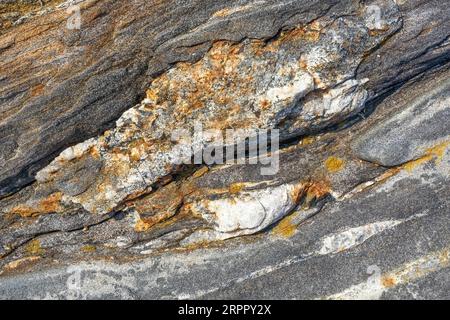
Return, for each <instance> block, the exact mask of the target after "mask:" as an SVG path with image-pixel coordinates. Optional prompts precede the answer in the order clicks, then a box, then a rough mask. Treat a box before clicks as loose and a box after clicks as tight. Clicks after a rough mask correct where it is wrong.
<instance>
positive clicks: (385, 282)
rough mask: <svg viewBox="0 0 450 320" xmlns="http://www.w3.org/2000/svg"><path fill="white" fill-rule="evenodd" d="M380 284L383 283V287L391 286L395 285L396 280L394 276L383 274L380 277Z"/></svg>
mask: <svg viewBox="0 0 450 320" xmlns="http://www.w3.org/2000/svg"><path fill="white" fill-rule="evenodd" d="M381 284H382V285H383V287H385V288H392V287H394V286H395V285H396V281H395V279H394V278H392V277H389V276H384V277H383V278H382V279H381Z"/></svg>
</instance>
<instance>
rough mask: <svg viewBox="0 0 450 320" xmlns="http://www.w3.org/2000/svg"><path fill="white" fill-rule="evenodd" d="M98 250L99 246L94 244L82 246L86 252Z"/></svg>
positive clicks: (82, 249)
mask: <svg viewBox="0 0 450 320" xmlns="http://www.w3.org/2000/svg"><path fill="white" fill-rule="evenodd" d="M96 250H97V248H96V247H95V246H93V245H85V246H83V247H82V248H81V251H83V252H86V253H89V252H94V251H96Z"/></svg>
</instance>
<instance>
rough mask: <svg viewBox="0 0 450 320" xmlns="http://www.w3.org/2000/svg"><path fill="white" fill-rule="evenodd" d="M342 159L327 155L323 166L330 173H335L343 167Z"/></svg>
mask: <svg viewBox="0 0 450 320" xmlns="http://www.w3.org/2000/svg"><path fill="white" fill-rule="evenodd" d="M344 164H345V163H344V160H342V159H340V158H337V157H329V158H328V159H327V160H326V161H325V168H326V169H327V170H328V172H330V173H336V172H339V171H341V170H342V169H343V168H344Z"/></svg>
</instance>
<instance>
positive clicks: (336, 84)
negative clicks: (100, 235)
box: [37, 8, 400, 214]
mask: <svg viewBox="0 0 450 320" xmlns="http://www.w3.org/2000/svg"><path fill="white" fill-rule="evenodd" d="M360 11H361V12H359V13H357V14H355V16H354V17H335V18H334V19H330V18H329V17H326V18H323V19H319V20H317V21H314V22H313V23H311V24H308V25H306V26H299V27H297V28H295V29H293V30H290V31H286V32H282V33H281V34H279V35H277V37H276V38H275V39H273V40H270V41H268V42H263V41H260V40H245V41H243V42H241V43H232V42H226V41H219V42H216V43H215V44H214V45H213V46H212V48H211V49H210V50H209V51H208V53H207V54H206V55H205V57H203V58H202V59H201V60H200V61H198V62H196V63H194V64H191V63H179V64H177V65H176V66H174V67H173V68H172V69H170V70H169V71H167V72H166V73H164V74H163V75H161V76H160V77H158V78H157V79H155V80H153V82H152V84H151V85H150V87H149V88H148V90H147V92H146V95H147V97H146V99H144V101H143V102H142V103H141V104H140V105H139V106H136V107H134V108H133V109H131V110H129V111H127V112H125V113H124V114H123V116H122V117H121V118H120V119H119V120H118V121H117V123H116V128H114V129H112V130H110V131H107V132H106V133H105V134H104V135H103V136H102V137H100V138H98V139H96V140H95V141H88V142H85V143H83V144H81V145H79V146H75V147H72V148H70V149H68V150H67V151H65V152H64V153H63V154H61V156H60V157H58V158H57V159H56V160H55V161H54V162H53V163H52V164H51V165H50V166H49V167H47V168H45V169H43V170H42V171H40V172H39V173H38V175H37V179H38V181H39V182H40V183H46V182H53V183H56V184H57V189H58V190H60V191H63V190H61V189H67V187H65V185H67V184H69V188H75V189H77V190H78V189H80V192H79V193H78V194H70V192H69V193H67V192H64V191H63V193H64V197H63V201H65V202H69V203H70V202H73V203H78V204H81V205H82V206H83V207H84V208H85V209H86V210H88V211H90V212H93V213H102V214H104V213H108V212H110V211H112V210H114V209H115V208H117V206H118V205H120V204H122V203H123V202H124V200H126V199H127V198H128V199H129V198H130V197H136V196H138V195H140V194H142V193H144V192H148V191H149V188H151V186H152V184H154V183H155V182H157V181H158V179H160V178H162V177H164V176H166V175H169V174H171V173H172V172H174V171H175V170H176V168H177V164H180V163H182V161H181V159H180V158H181V157H182V154H180V150H179V147H178V146H176V147H175V146H174V141H171V134H172V132H173V131H174V130H177V129H185V130H188V132H193V129H194V124H195V123H200V124H201V125H202V126H203V128H204V129H216V130H222V131H223V132H224V130H226V129H235V130H236V129H243V130H245V129H271V128H277V129H280V130H281V134H282V138H283V137H285V136H287V135H289V134H299V133H303V134H304V133H307V132H314V131H317V130H319V129H321V128H324V127H326V126H329V125H332V124H336V123H338V122H340V121H343V120H345V119H346V118H348V117H349V116H352V115H354V114H356V113H358V112H359V111H361V109H362V108H363V107H364V104H365V102H366V101H367V99H368V97H369V93H368V91H367V90H366V89H365V88H364V84H365V83H366V82H367V81H368V79H362V80H357V79H355V77H354V75H355V73H356V68H357V67H358V65H359V64H360V63H361V60H362V59H363V57H364V55H366V54H367V53H368V52H370V51H371V50H373V49H374V48H375V47H376V46H378V45H379V44H380V43H382V42H383V41H384V40H386V39H387V38H388V37H389V36H390V35H391V34H393V33H394V32H395V31H396V30H397V29H398V28H399V22H400V18H399V15H398V13H397V11H396V10H395V9H394V8H388V9H387V11H386V12H385V14H384V18H385V19H386V20H383V21H384V23H385V25H383V29H382V30H377V32H376V33H373V32H374V31H373V30H371V29H370V21H369V18H368V17H366V16H365V11H364V8H360ZM235 139H236V140H240V139H241V140H242V139H244V136H236V137H235ZM211 144H214V141H207V138H206V137H199V138H195V137H194V138H193V141H191V144H190V145H187V144H185V145H184V147H185V148H186V149H190V148H193V149H202V148H203V147H207V146H209V145H211ZM78 149H79V150H84V153H83V154H78V155H77V157H78V158H81V159H80V160H77V159H75V160H74V159H72V157H73V155H75V154H76V153H77V150H78ZM183 155H184V157H185V158H186V157H187V158H190V156H192V155H193V151H192V153H190V151H189V150H184V152H183ZM73 161H81V162H86V169H85V174H87V175H92V170H90V169H88V168H91V167H92V166H93V164H92V163H97V162H100V164H99V166H101V169H100V170H99V171H98V173H97V174H96V179H95V181H92V179H89V180H90V181H89V182H90V183H91V185H88V186H86V183H87V181H86V179H83V178H82V176H79V175H77V176H73V178H72V179H70V178H69V179H68V178H67V175H66V174H65V167H66V162H73ZM72 165H73V164H72V163H71V164H70V166H72ZM81 166H83V165H82V164H81ZM82 174H83V173H82V172H81V175H82ZM61 180H62V181H64V182H61ZM78 180H81V181H80V182H81V183H82V184H83V187H81V188H77V181H78ZM61 186H62V188H61ZM86 187H87V188H86ZM81 189H83V190H81Z"/></svg>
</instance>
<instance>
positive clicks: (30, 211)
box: [11, 192, 62, 218]
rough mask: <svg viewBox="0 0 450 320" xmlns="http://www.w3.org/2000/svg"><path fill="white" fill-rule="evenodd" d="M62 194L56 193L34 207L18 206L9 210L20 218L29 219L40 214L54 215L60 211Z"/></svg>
mask: <svg viewBox="0 0 450 320" xmlns="http://www.w3.org/2000/svg"><path fill="white" fill-rule="evenodd" d="M61 199H62V193H61V192H56V193H53V194H51V195H50V196H48V197H47V198H45V199H42V200H40V201H39V202H38V203H37V204H36V205H35V206H33V205H19V206H17V207H14V208H13V209H12V210H11V213H13V214H18V215H20V216H21V217H24V218H29V217H34V216H38V215H42V214H48V213H54V212H58V211H60V210H62V207H61Z"/></svg>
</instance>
